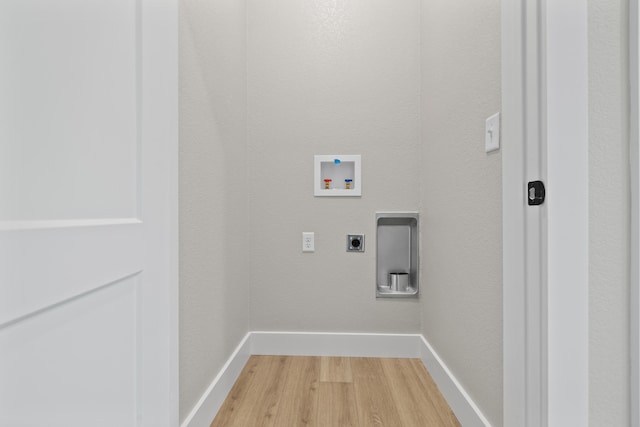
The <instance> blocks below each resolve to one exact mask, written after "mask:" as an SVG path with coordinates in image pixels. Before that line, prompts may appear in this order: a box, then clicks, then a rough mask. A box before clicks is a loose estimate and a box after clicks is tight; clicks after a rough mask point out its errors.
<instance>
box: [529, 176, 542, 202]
mask: <svg viewBox="0 0 640 427" xmlns="http://www.w3.org/2000/svg"><path fill="white" fill-rule="evenodd" d="M544 198H545V189H544V183H543V182H542V181H531V182H529V184H527V202H528V203H529V206H538V205H541V204H543V203H544Z"/></svg>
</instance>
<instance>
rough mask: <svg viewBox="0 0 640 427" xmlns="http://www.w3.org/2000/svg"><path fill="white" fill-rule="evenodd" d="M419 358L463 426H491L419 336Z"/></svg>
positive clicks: (429, 345)
mask: <svg viewBox="0 0 640 427" xmlns="http://www.w3.org/2000/svg"><path fill="white" fill-rule="evenodd" d="M420 341H421V343H420V346H421V348H420V359H421V360H422V364H423V365H424V366H425V367H426V368H427V371H429V374H430V375H431V378H433V380H434V381H435V383H436V385H437V386H438V388H439V389H440V392H441V393H442V395H443V396H444V398H445V400H446V401H447V403H448V404H449V406H450V407H451V409H452V410H453V413H454V414H456V417H457V418H458V421H460V424H462V425H463V426H465V427H476V426H477V427H491V424H490V423H489V421H488V420H487V419H486V417H485V416H484V414H483V413H482V411H480V408H478V406H477V405H476V404H475V402H474V401H473V400H472V399H471V396H469V394H467V392H466V391H465V390H464V388H463V387H462V385H461V384H460V383H459V382H458V380H457V379H456V377H455V376H454V375H453V374H452V373H451V371H450V370H449V368H448V367H447V365H445V363H444V362H443V361H442V359H440V356H438V354H437V353H436V352H435V351H434V350H433V347H431V344H429V342H428V341H427V340H426V339H425V338H424V337H423V336H420Z"/></svg>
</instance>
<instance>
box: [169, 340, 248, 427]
mask: <svg viewBox="0 0 640 427" xmlns="http://www.w3.org/2000/svg"><path fill="white" fill-rule="evenodd" d="M250 340H251V332H249V333H248V334H247V335H245V337H244V338H243V339H242V341H241V342H240V344H239V345H238V347H237V348H236V349H235V351H234V352H233V353H232V354H231V356H230V357H229V360H227V363H225V364H224V366H223V367H222V369H221V370H220V372H219V373H218V375H216V377H215V378H214V379H213V381H212V382H211V384H210V385H209V387H207V390H206V391H205V392H204V394H203V395H202V397H200V400H198V403H196V406H194V408H193V409H192V410H191V412H190V413H189V415H187V418H185V420H184V421H183V423H182V424H181V425H180V427H200V426H202V427H208V426H209V425H210V424H211V423H212V422H213V419H214V418H215V417H216V414H217V413H218V410H219V409H220V407H221V406H222V403H223V402H224V400H225V399H226V398H227V395H228V394H229V392H230V391H231V388H232V387H233V384H234V383H235V382H236V380H237V379H238V377H239V376H240V373H241V372H242V369H243V368H244V365H245V364H246V363H247V361H248V360H249V356H251V353H250V351H249V349H250V348H251V345H250Z"/></svg>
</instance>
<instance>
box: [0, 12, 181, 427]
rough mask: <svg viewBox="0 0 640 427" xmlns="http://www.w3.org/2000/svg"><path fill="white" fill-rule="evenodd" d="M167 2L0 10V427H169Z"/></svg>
mask: <svg viewBox="0 0 640 427" xmlns="http://www.w3.org/2000/svg"><path fill="white" fill-rule="evenodd" d="M175 3H176V2H175V0H0V426H2V427H19V426H49V427H51V426H65V427H70V426H109V427H120V426H154V427H160V426H172V425H177V423H178V420H177V396H176V392H177V320H176V319H177V315H176V313H177V309H176V304H177V298H176V290H177V280H176V274H177V271H176V270H177V268H176V262H177V256H176V235H175V234H176V215H175V212H176V210H177V209H176V207H177V190H176V176H177V174H176V161H177V95H176V93H177V28H176V27H177V23H176V21H177V13H176V4H175Z"/></svg>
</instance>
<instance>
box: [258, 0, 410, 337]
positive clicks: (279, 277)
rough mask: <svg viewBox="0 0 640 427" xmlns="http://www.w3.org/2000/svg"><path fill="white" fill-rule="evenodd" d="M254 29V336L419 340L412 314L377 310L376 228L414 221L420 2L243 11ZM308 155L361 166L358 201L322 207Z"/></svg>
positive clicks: (395, 306) (323, 1)
mask: <svg viewBox="0 0 640 427" xmlns="http://www.w3.org/2000/svg"><path fill="white" fill-rule="evenodd" d="M247 23H248V45H247V55H248V67H247V69H248V80H247V88H248V89H247V90H248V147H249V182H250V188H249V194H250V210H249V211H250V215H251V221H250V224H251V246H250V254H251V290H250V301H251V329H252V330H299V331H334V332H340V331H367V332H401V333H415V332H418V331H419V329H420V316H419V309H420V306H419V303H418V302H417V301H411V300H404V301H398V300H376V298H375V224H374V222H375V212H376V211H386V210H390V211H398V210H414V211H415V210H417V208H418V199H419V192H418V187H419V184H420V182H419V179H418V176H419V138H420V123H419V112H420V3H419V0H404V1H401V2H398V1H396V0H315V1H300V0H249V1H248V19H247ZM314 154H361V155H362V162H363V165H362V179H363V193H362V194H363V195H362V197H361V198H327V197H320V198H314V196H313V155H314ZM302 231H314V232H315V233H316V252H315V253H302V252H301V232H302ZM350 232H362V233H365V234H366V252H365V253H346V252H345V240H346V234H347V233H350Z"/></svg>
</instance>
